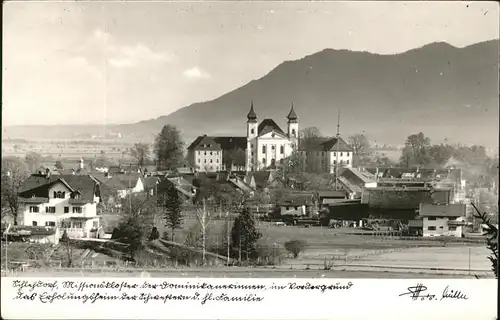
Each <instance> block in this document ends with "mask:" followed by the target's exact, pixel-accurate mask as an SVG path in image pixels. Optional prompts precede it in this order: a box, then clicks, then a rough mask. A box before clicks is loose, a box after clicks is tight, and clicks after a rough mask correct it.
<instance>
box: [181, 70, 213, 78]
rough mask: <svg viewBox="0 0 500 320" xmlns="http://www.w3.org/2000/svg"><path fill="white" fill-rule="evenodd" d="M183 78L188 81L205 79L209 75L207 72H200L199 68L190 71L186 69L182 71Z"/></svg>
mask: <svg viewBox="0 0 500 320" xmlns="http://www.w3.org/2000/svg"><path fill="white" fill-rule="evenodd" d="M183 75H184V77H186V78H188V79H194V80H196V79H207V78H210V77H211V76H210V74H208V73H207V72H205V71H203V70H201V69H200V68H198V67H193V68H190V69H187V70H185V71H184V73H183Z"/></svg>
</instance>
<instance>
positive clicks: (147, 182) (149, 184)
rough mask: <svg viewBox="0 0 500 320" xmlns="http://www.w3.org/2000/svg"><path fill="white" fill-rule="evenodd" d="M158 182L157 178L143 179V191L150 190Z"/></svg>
mask: <svg viewBox="0 0 500 320" xmlns="http://www.w3.org/2000/svg"><path fill="white" fill-rule="evenodd" d="M159 182H160V178H158V177H147V178H144V189H146V190H151V189H154V187H155V186H156V185H157V184H158V183H159Z"/></svg>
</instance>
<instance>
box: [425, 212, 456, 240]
mask: <svg viewBox="0 0 500 320" xmlns="http://www.w3.org/2000/svg"><path fill="white" fill-rule="evenodd" d="M461 220H462V219H460V218H458V219H457V221H461ZM448 221H449V218H448V217H436V220H429V217H423V236H424V237H439V236H453V237H459V238H460V237H461V236H462V233H463V230H462V229H463V227H462V226H455V227H454V226H448ZM429 227H435V228H436V230H429ZM450 229H455V230H450Z"/></svg>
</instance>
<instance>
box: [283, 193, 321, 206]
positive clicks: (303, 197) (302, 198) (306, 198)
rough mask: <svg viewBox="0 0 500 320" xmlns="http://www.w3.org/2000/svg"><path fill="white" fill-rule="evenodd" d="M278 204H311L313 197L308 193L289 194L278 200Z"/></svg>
mask: <svg viewBox="0 0 500 320" xmlns="http://www.w3.org/2000/svg"><path fill="white" fill-rule="evenodd" d="M278 205H279V206H302V205H307V206H309V205H313V197H312V195H310V194H291V195H287V196H286V197H285V199H283V201H280V203H279V204H278Z"/></svg>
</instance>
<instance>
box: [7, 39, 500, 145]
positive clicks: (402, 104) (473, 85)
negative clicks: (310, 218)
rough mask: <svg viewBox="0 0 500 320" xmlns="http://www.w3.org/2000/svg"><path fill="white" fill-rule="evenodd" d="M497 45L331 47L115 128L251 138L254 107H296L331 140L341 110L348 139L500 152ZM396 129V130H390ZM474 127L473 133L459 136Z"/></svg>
mask: <svg viewBox="0 0 500 320" xmlns="http://www.w3.org/2000/svg"><path fill="white" fill-rule="evenodd" d="M498 44H499V42H498V39H494V40H488V41H483V42H480V43H476V44H472V45H469V46H465V47H461V48H459V47H455V46H453V45H450V44H448V43H446V42H433V43H429V44H427V45H424V46H422V47H420V48H414V49H411V50H407V51H405V52H402V53H396V54H374V53H370V52H367V51H352V50H347V49H340V50H338V49H332V48H325V49H323V50H321V51H318V52H315V53H312V54H310V55H306V56H304V57H303V58H301V59H297V60H288V61H283V62H282V63H280V64H278V65H277V66H276V67H275V68H273V69H272V70H270V71H269V72H268V73H266V74H265V75H263V76H262V77H260V78H258V79H254V80H251V81H249V82H248V83H246V84H244V85H242V86H240V87H238V88H236V89H234V90H232V91H230V92H228V93H226V94H224V95H221V96H220V97H217V98H215V99H212V100H208V101H204V102H196V103H193V104H190V105H188V106H186V107H183V108H180V109H178V110H176V111H174V112H172V113H170V114H168V115H165V116H160V117H157V118H154V119H149V120H142V121H139V122H136V123H130V124H120V125H110V126H108V127H109V128H110V129H111V130H114V131H117V132H123V133H124V134H126V135H134V136H148V137H152V135H154V134H155V133H157V132H158V131H159V130H160V129H161V126H163V125H164V124H168V123H170V124H174V125H177V126H178V127H179V128H180V129H181V130H182V131H183V133H184V134H185V136H186V137H189V138H192V137H194V136H196V135H201V134H205V133H206V134H210V135H217V134H225V135H244V134H245V121H246V113H247V112H248V108H249V106H250V101H252V100H253V101H254V105H255V109H256V113H257V116H258V117H259V119H260V120H262V119H263V118H265V117H270V118H274V119H275V120H277V123H278V124H279V125H280V126H282V125H283V124H284V117H285V116H286V114H287V112H288V111H289V108H290V105H291V103H292V101H293V102H294V105H295V110H296V112H297V114H298V117H299V121H300V123H301V127H302V128H304V127H306V126H317V127H319V128H320V130H321V131H322V132H323V133H325V134H326V135H331V134H333V132H334V130H333V129H332V127H335V125H336V113H337V110H341V114H342V118H341V131H343V132H345V133H347V134H349V133H355V132H363V131H364V132H366V133H367V134H368V135H370V136H373V137H374V138H375V139H377V140H385V141H387V142H388V143H395V142H396V141H399V143H403V142H404V139H405V138H406V136H407V135H408V134H410V133H412V132H420V131H423V132H424V133H426V134H427V135H428V136H430V137H431V139H433V140H436V139H437V140H442V139H444V138H450V137H449V136H454V137H455V138H456V139H455V140H457V141H463V142H464V143H469V142H471V143H474V141H477V142H475V143H478V144H487V145H493V144H494V145H495V146H496V145H498V138H495V139H492V138H491V136H492V135H494V136H498V134H497V131H498V58H499V56H498ZM207 119H210V121H207ZM333 119H334V120H335V121H334V120H333ZM332 122H335V124H333V125H332ZM382 123H383V125H382ZM381 125H382V126H383V127H384V128H381ZM388 125H390V126H391V127H392V133H385V132H384V131H385V129H386V128H387V126H388ZM467 126H469V127H471V130H473V131H474V133H475V136H474V137H471V135H470V134H467V133H465V134H464V133H463V132H462V133H460V132H458V131H460V130H461V129H463V128H464V127H467ZM24 127H25V128H26V126H24ZM72 127H73V128H74V127H75V126H72ZM11 128H12V127H11ZM443 128H446V130H443ZM9 129H10V128H9ZM426 130H427V132H426ZM9 131H10V130H9ZM443 131H448V132H447V133H446V132H443ZM494 131H495V132H494ZM395 136H397V140H396V139H395V138H394V137H395ZM16 137H17V136H16ZM391 140H393V141H391ZM452 140H453V139H452ZM464 140H467V141H464ZM385 141H384V142H385ZM188 142H189V141H188Z"/></svg>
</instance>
